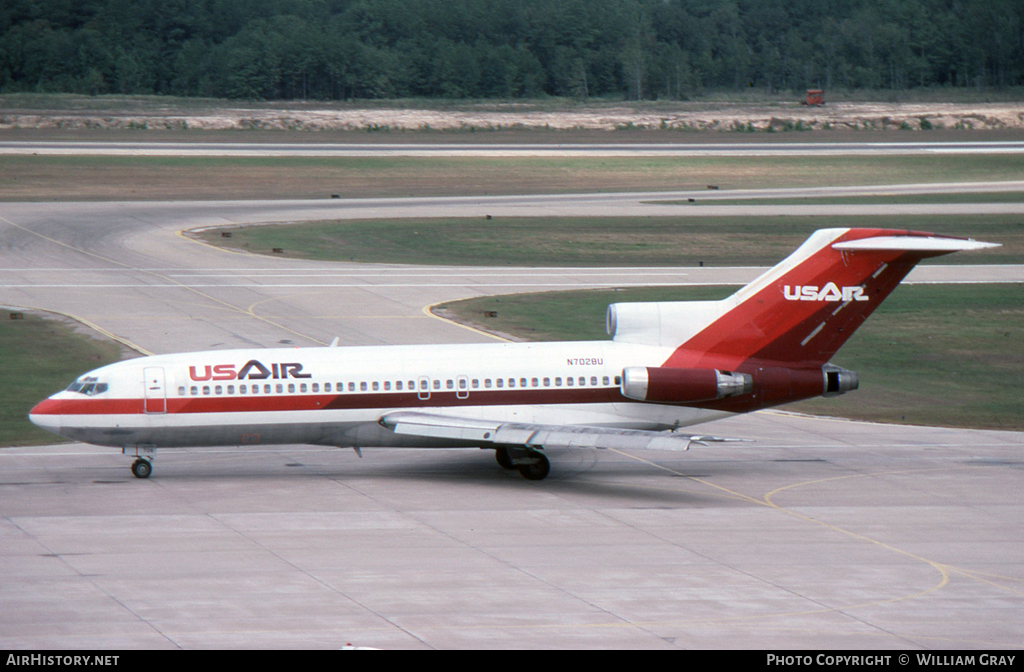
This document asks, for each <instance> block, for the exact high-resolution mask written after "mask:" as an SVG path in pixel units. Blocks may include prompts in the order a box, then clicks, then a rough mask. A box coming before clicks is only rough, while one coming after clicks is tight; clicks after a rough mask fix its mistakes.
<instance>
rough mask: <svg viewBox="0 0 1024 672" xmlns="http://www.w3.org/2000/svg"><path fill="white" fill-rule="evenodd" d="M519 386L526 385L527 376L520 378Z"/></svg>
mask: <svg viewBox="0 0 1024 672" xmlns="http://www.w3.org/2000/svg"><path fill="white" fill-rule="evenodd" d="M534 380H537V379H536V378H534ZM519 387H526V378H520V379H519Z"/></svg>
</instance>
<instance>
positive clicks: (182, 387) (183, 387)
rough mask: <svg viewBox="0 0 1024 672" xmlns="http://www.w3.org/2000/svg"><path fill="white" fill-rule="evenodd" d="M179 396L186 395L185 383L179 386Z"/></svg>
mask: <svg viewBox="0 0 1024 672" xmlns="http://www.w3.org/2000/svg"><path fill="white" fill-rule="evenodd" d="M178 396H179V397H184V396H185V386H184V385H182V386H181V387H179V388H178Z"/></svg>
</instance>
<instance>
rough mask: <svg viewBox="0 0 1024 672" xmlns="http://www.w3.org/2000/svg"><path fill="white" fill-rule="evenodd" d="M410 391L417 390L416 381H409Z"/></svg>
mask: <svg viewBox="0 0 1024 672" xmlns="http://www.w3.org/2000/svg"><path fill="white" fill-rule="evenodd" d="M409 389H410V390H415V389H416V381H415V380H410V381H409ZM423 389H424V390H425V389H427V388H426V387H424V388H423Z"/></svg>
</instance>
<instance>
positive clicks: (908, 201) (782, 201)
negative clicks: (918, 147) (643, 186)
mask: <svg viewBox="0 0 1024 672" xmlns="http://www.w3.org/2000/svg"><path fill="white" fill-rule="evenodd" d="M645 202H646V203H650V204H653V205H688V206H690V205H873V204H879V205H887V204H897V205H904V204H905V205H912V204H917V203H1024V192H1020V191H994V192H976V193H944V194H902V195H900V194H893V195H884V196H824V197H816V196H807V197H800V198H695V199H694V200H693V201H692V202H691V201H689V200H686V201H645Z"/></svg>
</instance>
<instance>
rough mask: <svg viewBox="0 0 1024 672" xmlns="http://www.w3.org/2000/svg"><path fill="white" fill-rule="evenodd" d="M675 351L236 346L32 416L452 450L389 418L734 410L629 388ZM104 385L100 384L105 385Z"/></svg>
mask: <svg viewBox="0 0 1024 672" xmlns="http://www.w3.org/2000/svg"><path fill="white" fill-rule="evenodd" d="M671 352H672V349H671V348H665V347H656V346H646V345H634V344H625V343H615V342H612V341H589V342H559V343H499V344H477V345H429V346H426V345H424V346H373V347H349V348H330V347H327V348H302V349H299V348H290V349H284V348H279V349H267V350H224V351H208V352H197V353H183V354H174V355H156V356H151V357H145V358H140V359H133V360H128V361H124V362H119V363H116V364H112V365H110V366H106V367H103V368H101V369H97V370H95V371H92V372H90V373H88V374H86V375H85V376H83V377H81V378H79V380H78V381H76V384H75V385H73V386H72V387H75V386H78V385H85V386H88V385H93V387H92V388H91V389H90V388H83V389H80V390H79V391H72V390H71V389H70V388H69V390H65V391H63V392H60V393H58V394H56V395H53V396H52V397H50V398H49V399H48V400H46V401H44V402H43V403H41V404H40V405H39V406H37V407H36V409H33V413H32V421H33V422H35V423H36V424H38V425H40V426H42V427H44V428H46V429H49V430H51V431H54V432H57V433H59V434H62V435H64V436H67V437H69V438H73V439H76V440H81V441H86V442H89V443H95V444H99V445H109V446H147V447H159V448H163V447H184V446H216V445H247V444H279V443H310V444H322V445H333V446H355V447H368V446H381V447H386V446H407V447H430V446H453V445H459V442H458V441H453V440H451V439H430V438H425V437H410V436H401V435H398V434H395V433H394V432H392V431H390V430H389V429H386V428H385V427H383V426H381V425H380V424H378V421H379V420H380V418H381V417H382V416H384V415H385V414H387V413H389V412H393V411H396V410H410V409H412V410H423V411H429V412H430V413H432V414H436V415H450V416H452V417H459V418H481V419H483V418H486V419H488V420H493V421H499V422H518V423H539V424H557V425H586V426H595V427H618V428H629V429H654V430H657V429H668V428H672V427H680V426H685V425H689V424H694V423H699V422H705V421H708V420H713V419H716V418H720V417H722V416H724V415H727V414H726V413H724V412H721V411H715V410H707V409H699V408H690V407H684V406H675V405H663V404H651V403H641V402H636V401H633V400H630V399H627V398H625V397H623V396H622V394H621V392H620V386H621V382H622V380H621V376H622V371H623V369H624V368H625V367H627V366H659V365H660V364H661V363H662V362H664V361H665V359H666V358H668V357H669V355H670V354H671ZM102 385H105V386H106V387H105V389H103V391H101V392H97V390H99V389H100V387H99V386H102Z"/></svg>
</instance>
